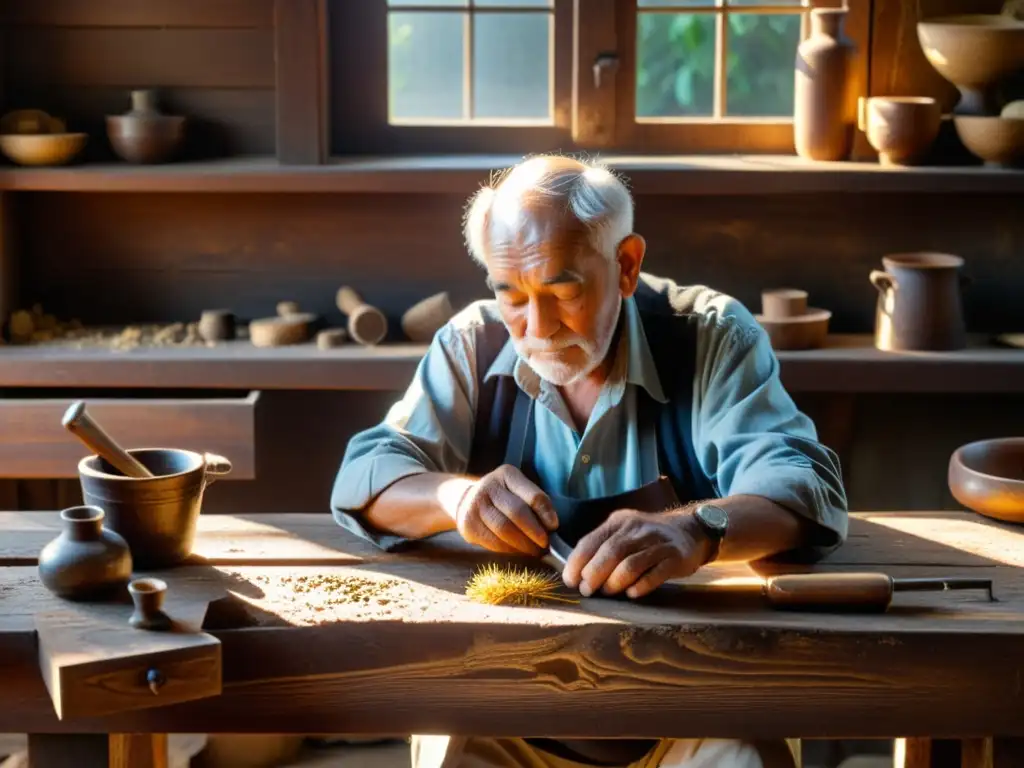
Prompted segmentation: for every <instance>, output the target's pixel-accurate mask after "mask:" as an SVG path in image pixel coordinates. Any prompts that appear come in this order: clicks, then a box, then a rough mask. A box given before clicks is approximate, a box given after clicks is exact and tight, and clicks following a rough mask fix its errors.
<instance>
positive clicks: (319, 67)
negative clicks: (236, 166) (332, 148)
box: [274, 0, 328, 165]
mask: <svg viewBox="0 0 1024 768" xmlns="http://www.w3.org/2000/svg"><path fill="white" fill-rule="evenodd" d="M326 34H327V9H326V4H325V0H277V1H276V3H275V5H274V61H275V64H276V68H277V69H276V76H277V159H278V160H279V161H280V162H282V163H286V164H289V165H319V164H320V163H323V162H324V160H325V159H326V157H327V154H328V147H327V144H328V127H327V92H326V89H327V71H326V69H327V40H326Z"/></svg>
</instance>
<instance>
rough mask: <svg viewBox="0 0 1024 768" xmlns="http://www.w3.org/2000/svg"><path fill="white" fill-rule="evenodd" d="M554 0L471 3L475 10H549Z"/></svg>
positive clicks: (498, 0) (497, 0)
mask: <svg viewBox="0 0 1024 768" xmlns="http://www.w3.org/2000/svg"><path fill="white" fill-rule="evenodd" d="M554 4H555V0H476V2H474V3H473V5H475V6H476V7H477V8H487V7H488V6H489V7H491V8H494V7H495V6H498V7H505V8H551V7H552V6H554Z"/></svg>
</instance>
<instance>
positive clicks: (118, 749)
mask: <svg viewBox="0 0 1024 768" xmlns="http://www.w3.org/2000/svg"><path fill="white" fill-rule="evenodd" d="M109 750H110V763H109V768H167V734H166V733H112V734H110V745H109Z"/></svg>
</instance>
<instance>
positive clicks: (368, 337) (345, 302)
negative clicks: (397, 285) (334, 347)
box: [336, 286, 388, 346]
mask: <svg viewBox="0 0 1024 768" xmlns="http://www.w3.org/2000/svg"><path fill="white" fill-rule="evenodd" d="M336 303H337V305H338V309H340V310H341V311H342V312H344V313H345V314H346V315H348V335H349V336H351V337H352V338H353V339H355V340H356V341H357V342H359V343H360V344H365V345H366V346H373V345H375V344H379V343H380V342H381V341H383V340H384V337H385V336H387V333H388V320H387V318H386V317H385V316H384V313H383V312H381V311H380V310H379V309H377V308H376V307H372V306H370V305H369V304H367V303H366V302H364V301H363V300H362V299H361V298H360V297H359V294H358V293H356V292H355V291H353V290H352V289H351V288H349V287H348V286H342V287H341V288H339V289H338V295H337V297H336Z"/></svg>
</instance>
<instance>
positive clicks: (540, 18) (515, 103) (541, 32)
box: [473, 13, 552, 120]
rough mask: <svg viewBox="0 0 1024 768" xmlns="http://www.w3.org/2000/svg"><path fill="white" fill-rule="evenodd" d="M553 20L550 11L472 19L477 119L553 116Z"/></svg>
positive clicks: (541, 117) (504, 14)
mask: <svg viewBox="0 0 1024 768" xmlns="http://www.w3.org/2000/svg"><path fill="white" fill-rule="evenodd" d="M551 21H552V20H551V15H550V14H548V13H479V14H475V15H474V22H473V117H477V118H491V119H494V118H519V119H524V118H532V119H541V120H543V119H546V118H548V117H550V113H551V75H550V73H551V60H550V59H551V54H550V45H551Z"/></svg>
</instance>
